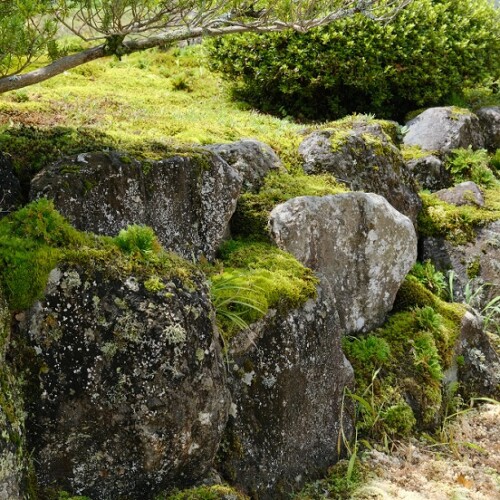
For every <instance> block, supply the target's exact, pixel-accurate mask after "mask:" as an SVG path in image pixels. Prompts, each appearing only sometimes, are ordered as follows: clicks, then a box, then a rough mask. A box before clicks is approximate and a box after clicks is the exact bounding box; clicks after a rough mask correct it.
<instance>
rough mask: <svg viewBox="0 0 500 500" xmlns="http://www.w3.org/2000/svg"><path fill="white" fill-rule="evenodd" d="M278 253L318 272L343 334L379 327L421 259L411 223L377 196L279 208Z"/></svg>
mask: <svg viewBox="0 0 500 500" xmlns="http://www.w3.org/2000/svg"><path fill="white" fill-rule="evenodd" d="M270 229H271V234H272V236H273V238H274V239H275V241H276V243H277V244H278V246H279V247H280V248H282V249H283V250H286V251H288V252H290V253H291V254H292V255H294V256H295V257H296V258H297V259H298V260H299V261H300V262H302V263H303V264H304V265H305V266H307V267H309V268H311V269H313V270H314V271H316V273H317V275H318V276H319V277H320V279H321V283H322V286H323V288H324V289H325V294H324V298H323V300H326V301H330V302H331V303H332V307H333V308H335V309H336V310H337V311H338V314H339V316H340V327H341V330H343V332H344V333H354V332H360V331H370V330H371V329H373V328H375V327H377V326H379V325H380V324H381V323H382V322H383V321H384V318H385V315H386V314H387V312H388V311H390V310H391V308H392V305H393V303H394V298H395V296H396V293H397V291H398V289H399V286H400V285H401V283H402V281H403V280H404V277H405V276H406V274H407V273H408V271H409V270H410V269H411V267H412V266H413V264H414V263H415V260H416V257H417V237H416V234H415V230H414V228H413V225H412V223H411V221H410V220H409V219H408V218H407V217H405V216H404V215H402V214H400V213H399V212H398V211H397V210H396V209H394V208H393V207H392V206H391V205H390V204H389V203H388V202H387V201H386V200H385V199H384V198H382V197H381V196H378V195H376V194H366V193H347V194H339V195H332V196H324V197H313V196H303V197H299V198H294V199H292V200H289V201H287V202H286V203H283V204H281V205H278V206H277V207H276V208H275V209H274V210H273V211H272V212H271V216H270Z"/></svg>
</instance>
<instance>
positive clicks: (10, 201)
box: [0, 153, 22, 218]
mask: <svg viewBox="0 0 500 500" xmlns="http://www.w3.org/2000/svg"><path fill="white" fill-rule="evenodd" d="M21 201H22V196H21V185H20V184H19V180H18V178H17V177H16V176H15V175H14V168H13V166H12V162H11V161H10V160H9V158H8V157H7V156H5V155H3V154H2V153H0V218H1V217H3V216H4V215H7V214H8V213H9V212H11V211H13V210H16V209H17V208H18V207H19V206H20V204H21Z"/></svg>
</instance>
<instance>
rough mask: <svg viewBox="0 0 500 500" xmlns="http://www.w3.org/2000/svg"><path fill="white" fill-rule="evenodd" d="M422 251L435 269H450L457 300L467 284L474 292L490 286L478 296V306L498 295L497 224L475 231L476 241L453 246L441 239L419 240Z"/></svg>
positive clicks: (499, 249)
mask: <svg viewBox="0 0 500 500" xmlns="http://www.w3.org/2000/svg"><path fill="white" fill-rule="evenodd" d="M421 250H422V260H430V261H431V262H432V263H433V264H434V265H435V266H436V268H437V269H438V270H441V271H447V270H449V269H453V271H454V273H455V286H454V293H455V299H456V300H462V299H463V297H464V295H463V292H464V289H465V286H466V285H467V283H469V282H471V284H472V286H473V288H474V289H477V288H478V287H480V286H481V285H482V284H484V283H488V284H489V285H488V286H486V287H484V288H483V293H482V294H479V295H478V296H477V299H478V302H477V303H476V304H475V305H477V306H478V307H480V306H482V305H485V304H486V303H487V302H488V301H489V300H491V299H492V298H493V297H496V296H497V295H500V221H496V222H492V223H491V224H488V225H487V226H485V227H483V228H480V229H478V230H477V235H476V238H475V240H474V241H473V242H470V243H466V244H464V245H452V244H451V243H450V242H449V241H446V240H445V239H443V238H436V237H426V238H422V239H421ZM469 286H470V285H469Z"/></svg>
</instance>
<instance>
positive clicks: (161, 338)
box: [21, 260, 229, 500]
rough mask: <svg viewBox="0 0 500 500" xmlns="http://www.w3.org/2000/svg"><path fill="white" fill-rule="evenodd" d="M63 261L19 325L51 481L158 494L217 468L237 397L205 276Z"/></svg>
mask: <svg viewBox="0 0 500 500" xmlns="http://www.w3.org/2000/svg"><path fill="white" fill-rule="evenodd" d="M123 273H125V271H120V272H118V271H114V270H113V267H112V266H108V265H105V264H102V263H100V262H99V261H92V260H91V261H89V262H88V263H87V264H86V265H85V266H83V265H81V264H80V265H78V266H75V265H72V266H70V265H67V264H66V265H61V266H60V267H59V268H58V269H54V270H53V271H52V272H51V274H50V277H49V282H48V285H47V289H46V294H45V298H44V299H43V301H42V302H40V303H37V304H36V305H35V306H34V307H33V308H32V309H31V310H30V311H28V313H27V314H26V318H25V320H24V322H23V324H22V325H21V332H23V333H24V336H25V337H26V338H27V340H26V341H27V343H28V344H29V345H30V346H31V351H32V373H33V375H32V379H31V380H29V382H30V383H31V384H33V388H34V390H35V391H38V393H39V398H38V399H36V398H35V401H34V402H33V404H31V405H30V406H29V408H28V409H29V412H28V413H29V417H28V423H27V431H28V437H29V440H30V443H31V447H32V452H33V457H34V459H35V460H34V462H35V467H36V474H37V478H38V481H39V483H40V484H41V485H42V486H51V485H57V487H58V488H60V489H64V490H67V491H71V492H74V493H75V494H83V495H87V496H89V497H91V498H93V499H95V500H100V499H110V498H127V499H131V500H133V499H137V500H139V499H140V500H143V499H144V500H146V499H152V498H154V497H155V495H156V494H158V493H159V492H161V491H162V490H166V489H170V488H173V487H176V486H178V487H184V486H189V485H191V484H193V482H195V481H196V480H198V479H199V478H202V477H203V476H204V475H205V474H206V473H207V472H208V471H209V470H210V468H211V466H212V462H213V458H214V456H215V453H216V450H217V448H218V446H219V441H220V439H221V435H222V431H223V429H224V426H225V424H226V420H227V413H228V409H229V394H228V391H227V387H226V377H225V373H224V366H223V360H222V356H221V349H220V340H219V338H218V337H217V334H216V330H215V328H214V315H213V310H212V306H211V304H210V300H209V296H208V290H207V286H206V284H205V282H204V280H203V277H202V276H200V275H199V274H192V275H190V276H188V277H186V279H185V282H183V281H181V280H180V279H179V278H178V277H176V276H173V277H171V279H169V280H168V281H167V280H166V279H160V278H157V279H156V280H154V283H152V284H151V283H150V284H149V285H148V282H147V281H145V280H146V278H145V277H141V276H136V275H126V274H123Z"/></svg>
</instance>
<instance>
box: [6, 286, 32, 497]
mask: <svg viewBox="0 0 500 500" xmlns="http://www.w3.org/2000/svg"><path fill="white" fill-rule="evenodd" d="M9 339H10V313H9V310H8V309H7V304H6V302H5V301H4V299H3V296H2V291H1V289H0V499H6V500H7V499H8V500H21V499H23V498H25V496H24V493H25V492H24V488H23V485H24V484H25V481H24V480H25V474H26V464H27V458H28V454H27V453H26V450H25V449H24V436H25V432H24V417H25V414H24V407H23V398H22V395H21V387H20V383H19V381H18V380H17V379H16V377H15V375H14V374H13V373H12V370H11V368H10V366H9V364H8V362H7V360H6V358H5V354H6V351H7V349H8V347H9Z"/></svg>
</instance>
